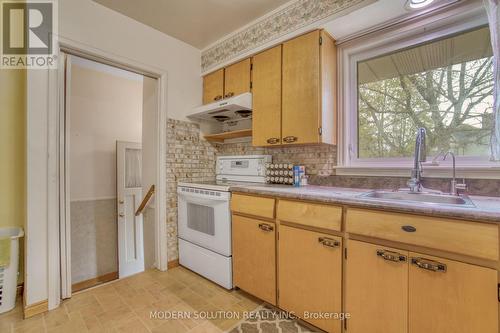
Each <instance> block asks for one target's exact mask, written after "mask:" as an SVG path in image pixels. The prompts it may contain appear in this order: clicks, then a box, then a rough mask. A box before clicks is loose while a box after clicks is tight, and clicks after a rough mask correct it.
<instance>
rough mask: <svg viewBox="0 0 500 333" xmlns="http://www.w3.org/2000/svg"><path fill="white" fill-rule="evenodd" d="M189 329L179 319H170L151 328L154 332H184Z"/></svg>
mask: <svg viewBox="0 0 500 333" xmlns="http://www.w3.org/2000/svg"><path fill="white" fill-rule="evenodd" d="M187 331H188V329H187V328H186V327H185V326H184V325H182V324H181V323H180V322H179V321H178V320H175V321H174V320H169V321H165V322H164V323H162V324H161V325H160V326H158V327H155V328H153V329H152V330H151V332H152V333H184V332H187Z"/></svg>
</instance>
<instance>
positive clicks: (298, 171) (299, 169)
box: [293, 165, 306, 187]
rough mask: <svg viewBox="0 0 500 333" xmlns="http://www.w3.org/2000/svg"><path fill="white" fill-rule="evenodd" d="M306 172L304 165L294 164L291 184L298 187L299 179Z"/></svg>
mask: <svg viewBox="0 0 500 333" xmlns="http://www.w3.org/2000/svg"><path fill="white" fill-rule="evenodd" d="M305 173H306V167H305V166H303V165H294V166H293V186H295V187H299V186H300V181H301V180H302V177H304V175H305Z"/></svg>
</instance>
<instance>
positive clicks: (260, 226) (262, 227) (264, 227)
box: [259, 223, 274, 231]
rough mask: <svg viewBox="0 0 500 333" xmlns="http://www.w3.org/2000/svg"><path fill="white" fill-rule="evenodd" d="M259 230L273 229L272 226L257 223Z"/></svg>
mask: <svg viewBox="0 0 500 333" xmlns="http://www.w3.org/2000/svg"><path fill="white" fill-rule="evenodd" d="M259 228H260V229H261V230H264V231H273V230H274V228H273V226H272V225H269V224H267V223H259Z"/></svg>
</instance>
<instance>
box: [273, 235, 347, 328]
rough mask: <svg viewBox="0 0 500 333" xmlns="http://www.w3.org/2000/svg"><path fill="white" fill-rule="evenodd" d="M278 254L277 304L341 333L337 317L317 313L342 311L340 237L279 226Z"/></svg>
mask: <svg viewBox="0 0 500 333" xmlns="http://www.w3.org/2000/svg"><path fill="white" fill-rule="evenodd" d="M278 253H279V260H278V279H279V283H278V289H279V297H278V305H279V307H280V308H281V309H283V310H287V311H293V312H294V313H295V315H297V316H299V317H301V318H303V319H304V320H305V321H307V322H309V323H311V324H313V325H315V326H317V327H319V328H321V329H323V330H325V331H327V332H335V333H337V332H339V333H340V332H341V327H342V322H341V321H340V320H337V319H321V318H317V316H318V315H323V316H324V315H330V316H335V314H340V313H341V311H342V307H341V300H342V297H341V293H342V282H341V281H342V239H341V238H340V237H336V236H331V235H328V234H323V233H318V232H312V231H308V230H303V229H299V228H294V227H289V226H284V225H280V227H279V241H278Z"/></svg>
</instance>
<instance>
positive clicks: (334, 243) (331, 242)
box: [318, 237, 340, 247]
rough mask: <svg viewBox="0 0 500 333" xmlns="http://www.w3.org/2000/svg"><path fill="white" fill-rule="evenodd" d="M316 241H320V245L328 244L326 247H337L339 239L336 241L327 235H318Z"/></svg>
mask: <svg viewBox="0 0 500 333" xmlns="http://www.w3.org/2000/svg"><path fill="white" fill-rule="evenodd" d="M318 242H319V243H321V244H322V245H324V246H328V247H339V246H340V242H339V241H337V240H335V239H331V238H328V237H319V238H318Z"/></svg>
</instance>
